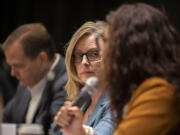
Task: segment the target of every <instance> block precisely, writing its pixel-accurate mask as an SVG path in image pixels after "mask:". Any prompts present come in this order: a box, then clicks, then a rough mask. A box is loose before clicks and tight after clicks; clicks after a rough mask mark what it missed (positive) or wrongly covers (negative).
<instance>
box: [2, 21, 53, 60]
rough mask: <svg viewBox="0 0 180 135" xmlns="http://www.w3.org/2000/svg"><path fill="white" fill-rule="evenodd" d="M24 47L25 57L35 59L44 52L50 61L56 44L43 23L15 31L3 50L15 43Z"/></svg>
mask: <svg viewBox="0 0 180 135" xmlns="http://www.w3.org/2000/svg"><path fill="white" fill-rule="evenodd" d="M15 42H18V43H20V44H21V45H22V48H23V51H24V55H25V56H27V57H29V58H31V59H34V58H36V57H37V56H38V54H39V53H40V52H42V51H44V52H46V53H47V55H48V57H49V59H52V58H53V57H54V54H55V44H54V41H53V39H52V38H51V36H50V34H49V33H48V31H47V30H46V28H45V26H44V25H42V24H41V23H31V24H24V25H21V26H19V27H18V28H17V29H15V30H14V31H13V32H12V33H11V34H10V35H9V36H8V37H7V39H6V40H5V42H4V44H3V45H2V49H3V50H6V49H7V48H8V47H10V46H11V45H12V44H13V43H15Z"/></svg>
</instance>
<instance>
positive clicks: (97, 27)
mask: <svg viewBox="0 0 180 135" xmlns="http://www.w3.org/2000/svg"><path fill="white" fill-rule="evenodd" d="M105 27H106V23H105V22H104V21H96V22H92V21H89V22H86V23H84V24H83V25H82V26H81V27H80V28H79V29H78V30H77V31H76V32H75V33H74V35H73V36H72V38H71V40H70V42H69V44H68V47H67V50H66V56H65V63H66V68H67V73H68V81H67V83H66V85H65V89H66V91H67V98H68V99H70V100H72V99H74V98H75V97H76V96H77V95H78V94H79V93H80V89H81V88H82V86H83V85H82V83H80V79H79V78H78V76H77V73H76V69H75V65H74V62H73V59H72V56H73V51H74V48H75V46H76V44H77V42H78V41H79V40H80V39H81V38H82V37H83V36H88V35H92V34H93V35H95V36H96V38H98V37H99V36H101V35H102V34H103V33H104V29H105Z"/></svg>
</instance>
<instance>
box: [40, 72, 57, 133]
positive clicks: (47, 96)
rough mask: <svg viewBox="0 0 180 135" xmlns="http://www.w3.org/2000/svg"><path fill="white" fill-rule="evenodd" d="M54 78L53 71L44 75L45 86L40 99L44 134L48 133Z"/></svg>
mask: <svg viewBox="0 0 180 135" xmlns="http://www.w3.org/2000/svg"><path fill="white" fill-rule="evenodd" d="M54 79H55V73H54V72H53V71H49V72H48V73H47V75H46V81H47V83H46V87H45V89H44V94H43V99H42V106H43V108H44V109H43V110H44V113H43V116H42V117H43V118H42V125H43V130H44V135H48V134H49V133H48V130H49V128H50V123H51V113H50V105H51V102H52V97H53V93H52V85H53V82H54Z"/></svg>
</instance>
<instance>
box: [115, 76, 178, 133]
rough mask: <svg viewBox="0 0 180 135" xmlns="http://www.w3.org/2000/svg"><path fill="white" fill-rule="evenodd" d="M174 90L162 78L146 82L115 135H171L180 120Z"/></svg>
mask: <svg viewBox="0 0 180 135" xmlns="http://www.w3.org/2000/svg"><path fill="white" fill-rule="evenodd" d="M174 92H175V90H174V87H173V86H172V85H171V84H169V83H168V82H167V81H165V80H164V79H162V78H158V77H153V78H149V79H147V80H145V81H144V82H143V83H142V84H141V85H140V86H139V87H138V88H137V90H136V91H135V93H134V94H133V96H132V97H131V99H130V101H129V103H128V106H127V110H126V111H125V116H124V118H123V120H122V121H121V122H120V124H119V125H118V127H117V129H116V131H115V133H114V135H168V134H172V131H173V130H174V129H175V127H176V126H177V124H178V123H179V121H180V119H179V118H180V117H179V116H178V115H179V114H178V111H177V109H176V108H177V106H176V104H175V96H174Z"/></svg>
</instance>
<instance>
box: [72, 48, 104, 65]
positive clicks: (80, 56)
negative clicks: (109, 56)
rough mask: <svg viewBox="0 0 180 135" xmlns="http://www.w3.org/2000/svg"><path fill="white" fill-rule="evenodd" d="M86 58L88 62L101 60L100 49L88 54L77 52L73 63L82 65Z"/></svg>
mask: <svg viewBox="0 0 180 135" xmlns="http://www.w3.org/2000/svg"><path fill="white" fill-rule="evenodd" d="M84 55H85V56H86V58H87V59H88V61H97V60H100V59H101V57H100V55H99V49H91V50H89V51H88V52H86V53H81V52H79V51H75V52H74V54H73V61H74V62H75V63H80V62H81V61H82V59H83V56H84Z"/></svg>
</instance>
